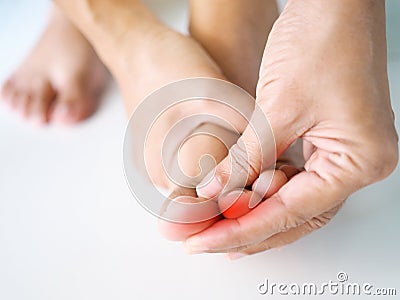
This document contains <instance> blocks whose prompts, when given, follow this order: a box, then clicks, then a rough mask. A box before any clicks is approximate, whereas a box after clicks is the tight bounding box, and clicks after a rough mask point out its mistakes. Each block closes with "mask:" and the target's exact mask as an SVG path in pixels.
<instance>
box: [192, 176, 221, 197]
mask: <svg viewBox="0 0 400 300" xmlns="http://www.w3.org/2000/svg"><path fill="white" fill-rule="evenodd" d="M222 189H223V186H222V184H221V182H219V180H218V179H217V177H214V178H213V179H212V180H211V181H210V182H209V183H208V184H207V185H205V186H201V183H200V184H199V185H198V186H197V187H196V192H197V195H198V196H199V197H201V198H212V197H215V196H216V195H218V194H219V193H220V192H221V191H222Z"/></svg>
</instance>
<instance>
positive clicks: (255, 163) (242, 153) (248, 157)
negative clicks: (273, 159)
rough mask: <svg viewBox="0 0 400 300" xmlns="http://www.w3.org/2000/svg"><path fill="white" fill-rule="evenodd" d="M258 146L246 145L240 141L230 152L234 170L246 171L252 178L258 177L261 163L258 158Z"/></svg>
mask: <svg viewBox="0 0 400 300" xmlns="http://www.w3.org/2000/svg"><path fill="white" fill-rule="evenodd" d="M257 151H258V148H257V145H255V144H253V143H246V144H245V143H244V142H243V140H241V139H239V141H238V143H237V144H235V145H233V146H232V148H231V150H230V151H229V153H230V156H231V163H232V170H233V171H234V172H235V171H245V172H246V173H247V176H248V177H250V178H254V177H256V176H257V175H258V174H259V173H260V168H261V161H260V160H258V159H256V158H257Z"/></svg>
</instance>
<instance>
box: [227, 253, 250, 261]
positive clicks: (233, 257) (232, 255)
mask: <svg viewBox="0 0 400 300" xmlns="http://www.w3.org/2000/svg"><path fill="white" fill-rule="evenodd" d="M244 256H247V255H246V254H244V253H241V252H232V253H227V254H226V257H227V258H229V259H230V260H237V259H239V258H242V257H244Z"/></svg>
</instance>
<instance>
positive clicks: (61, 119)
mask: <svg viewBox="0 0 400 300" xmlns="http://www.w3.org/2000/svg"><path fill="white" fill-rule="evenodd" d="M96 106H97V101H96V100H95V99H94V97H91V96H88V95H85V93H83V92H72V90H71V89H66V90H64V91H60V92H59V94H58V96H57V97H56V99H55V101H54V106H53V109H52V112H51V116H50V118H51V121H53V122H55V123H61V124H74V123H78V122H80V121H82V120H84V119H86V118H88V117H89V116H91V115H92V114H93V112H94V111H95V110H96Z"/></svg>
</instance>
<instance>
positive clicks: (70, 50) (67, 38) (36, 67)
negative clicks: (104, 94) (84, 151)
mask: <svg viewBox="0 0 400 300" xmlns="http://www.w3.org/2000/svg"><path fill="white" fill-rule="evenodd" d="M105 81H106V71H105V68H104V67H103V65H102V64H101V62H100V61H99V59H98V58H97V56H96V54H95V52H94V50H93V49H92V47H91V46H90V45H89V43H88V42H87V41H86V39H85V38H84V37H83V36H82V35H81V34H80V33H79V31H78V30H77V29H76V28H75V27H74V26H73V25H72V24H71V23H70V22H69V21H68V19H67V18H66V17H65V16H64V14H63V13H62V12H61V11H59V10H58V9H57V8H54V9H53V12H52V15H51V18H50V21H49V24H48V26H47V28H46V30H45V31H44V33H43V35H42V37H41V38H40V40H39V41H38V43H37V44H36V46H35V47H34V49H33V50H32V52H31V53H30V55H29V56H28V57H27V59H26V60H25V61H24V62H23V64H22V65H21V66H20V67H19V68H18V70H17V71H16V72H15V73H14V74H13V75H12V76H11V77H10V78H9V79H8V80H7V81H6V83H5V84H4V86H3V88H2V98H3V99H4V100H5V101H6V102H7V103H8V104H9V105H10V106H11V107H14V108H15V109H16V110H17V111H18V112H19V113H21V114H22V115H23V116H24V117H26V118H30V119H32V120H34V121H35V122H37V123H45V122H48V121H58V122H63V123H74V122H77V121H80V120H82V119H84V118H86V117H88V116H90V115H91V114H92V113H93V112H94V110H95V109H96V107H97V103H98V97H99V93H100V91H101V90H102V88H103V86H104V84H105Z"/></svg>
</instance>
